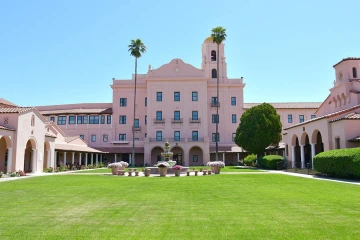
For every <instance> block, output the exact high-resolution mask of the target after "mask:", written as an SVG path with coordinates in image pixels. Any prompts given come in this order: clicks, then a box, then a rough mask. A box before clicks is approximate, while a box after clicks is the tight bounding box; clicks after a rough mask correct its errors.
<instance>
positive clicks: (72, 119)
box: [69, 116, 76, 124]
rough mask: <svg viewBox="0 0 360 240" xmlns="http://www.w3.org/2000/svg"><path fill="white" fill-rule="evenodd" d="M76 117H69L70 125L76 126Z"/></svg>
mask: <svg viewBox="0 0 360 240" xmlns="http://www.w3.org/2000/svg"><path fill="white" fill-rule="evenodd" d="M75 122H76V117H75V116H69V124H75Z"/></svg>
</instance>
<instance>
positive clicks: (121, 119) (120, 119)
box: [119, 115, 126, 124]
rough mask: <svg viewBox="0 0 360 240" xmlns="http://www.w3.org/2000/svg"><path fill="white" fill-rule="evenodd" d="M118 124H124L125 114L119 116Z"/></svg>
mask: <svg viewBox="0 0 360 240" xmlns="http://www.w3.org/2000/svg"><path fill="white" fill-rule="evenodd" d="M119 124H126V115H122V116H120V117H119Z"/></svg>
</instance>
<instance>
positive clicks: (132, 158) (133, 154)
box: [131, 57, 137, 167]
mask: <svg viewBox="0 0 360 240" xmlns="http://www.w3.org/2000/svg"><path fill="white" fill-rule="evenodd" d="M136 77H137V57H135V90H134V119H133V127H132V133H133V142H132V153H131V166H132V167H134V166H135V113H136V112H135V108H136Z"/></svg>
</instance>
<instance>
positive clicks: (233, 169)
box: [74, 166, 263, 173]
mask: <svg viewBox="0 0 360 240" xmlns="http://www.w3.org/2000/svg"><path fill="white" fill-rule="evenodd" d="M193 168H195V169H196V170H199V169H200V168H204V167H198V166H196V167H190V170H192V169H193ZM142 169H143V168H142V167H138V168H137V170H138V171H139V172H141V171H142ZM207 169H209V170H210V167H207ZM126 171H127V168H126ZM221 172H263V170H257V169H247V168H236V167H234V166H226V167H224V168H222V169H221ZM74 173H77V172H74ZM81 173H111V170H110V169H108V168H100V169H94V170H83V171H81Z"/></svg>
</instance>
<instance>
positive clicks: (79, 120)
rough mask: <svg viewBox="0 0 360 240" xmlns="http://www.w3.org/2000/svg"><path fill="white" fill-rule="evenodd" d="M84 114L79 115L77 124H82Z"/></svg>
mask: <svg viewBox="0 0 360 240" xmlns="http://www.w3.org/2000/svg"><path fill="white" fill-rule="evenodd" d="M82 118H83V116H77V124H82Z"/></svg>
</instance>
